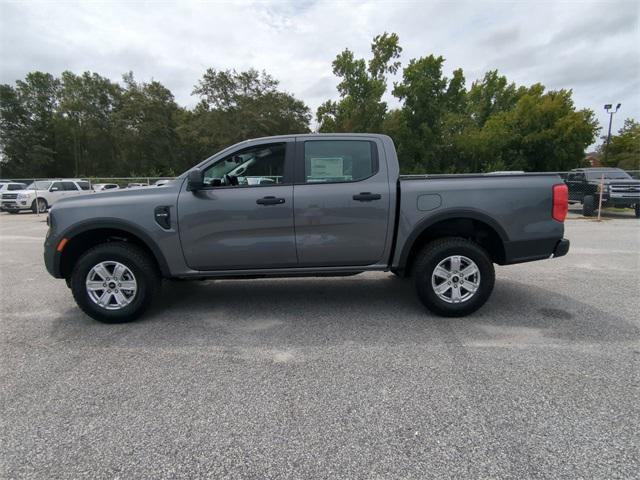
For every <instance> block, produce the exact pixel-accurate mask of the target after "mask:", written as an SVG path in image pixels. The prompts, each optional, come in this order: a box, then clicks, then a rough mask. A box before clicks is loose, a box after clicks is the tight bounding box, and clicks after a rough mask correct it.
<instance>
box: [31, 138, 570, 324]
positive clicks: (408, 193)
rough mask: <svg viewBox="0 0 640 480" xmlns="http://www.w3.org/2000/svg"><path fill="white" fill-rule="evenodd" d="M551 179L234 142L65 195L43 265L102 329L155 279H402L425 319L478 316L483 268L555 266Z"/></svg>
mask: <svg viewBox="0 0 640 480" xmlns="http://www.w3.org/2000/svg"><path fill="white" fill-rule="evenodd" d="M566 213H567V187H566V185H565V184H564V183H563V182H562V181H561V180H560V178H559V177H558V176H556V175H547V174H529V175H504V176H501V175H482V174H479V175H420V176H401V175H400V174H399V167H398V159H397V157H396V151H395V148H394V145H393V142H392V141H391V139H390V138H389V137H387V136H385V135H374V134H311V135H287V136H278V137H269V138H260V139H254V140H248V141H245V142H242V143H240V144H237V145H234V146H232V147H229V148H227V149H225V150H223V151H221V152H219V153H217V154H215V155H213V156H212V157H210V158H208V159H206V160H205V161H203V162H202V163H200V164H199V165H197V166H196V167H194V168H192V169H191V170H189V171H187V172H185V173H184V174H183V175H181V176H179V177H178V178H177V179H176V180H173V181H171V182H169V183H168V184H166V185H165V186H164V188H141V189H130V190H120V191H114V192H105V193H102V194H100V195H96V196H93V198H87V197H83V196H79V197H76V198H72V199H65V200H62V201H60V202H58V203H56V204H55V205H54V206H53V208H52V209H51V212H50V214H49V217H48V221H49V231H48V234H47V237H46V241H45V248H44V260H45V264H46V267H47V270H48V271H49V272H50V273H51V274H52V275H53V276H54V277H56V278H64V279H66V281H67V285H68V286H69V287H70V288H71V291H72V293H73V296H74V298H75V300H76V302H77V304H78V305H79V307H80V308H81V309H82V310H83V311H85V312H86V313H87V314H88V315H90V316H91V317H93V318H95V319H97V320H100V321H103V322H111V323H115V322H124V321H128V320H133V319H135V318H137V317H138V316H140V315H141V314H142V313H143V311H144V310H145V309H146V308H147V306H148V305H149V304H150V303H151V301H152V299H153V297H154V295H155V293H156V292H157V291H158V288H159V286H160V283H161V282H160V281H161V279H162V278H168V279H171V278H179V279H201V278H218V279H223V278H228V279H230V278H256V277H286V276H289V277H290V276H332V275H334V276H343V275H352V274H357V273H361V272H366V271H391V272H393V273H395V274H396V275H398V276H405V277H406V276H411V277H413V282H414V283H415V287H416V290H417V294H418V296H419V298H420V299H421V300H422V302H423V303H424V305H425V306H426V307H427V308H428V309H430V310H431V311H433V312H435V313H436V314H439V315H444V316H462V315H466V314H469V313H471V312H474V311H475V310H477V309H478V308H480V307H481V306H482V305H483V304H484V303H485V302H486V300H487V299H488V298H489V295H490V294H491V291H492V289H493V285H494V278H495V274H494V263H496V264H500V265H506V264H512V263H519V262H528V261H532V260H540V259H545V258H550V257H559V256H562V255H565V254H566V253H567V251H568V249H569V241H568V240H566V239H564V238H563V233H564V224H563V221H564V219H565V216H566Z"/></svg>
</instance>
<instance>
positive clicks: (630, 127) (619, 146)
mask: <svg viewBox="0 0 640 480" xmlns="http://www.w3.org/2000/svg"><path fill="white" fill-rule="evenodd" d="M606 149H607V147H606V137H604V138H603V144H602V146H601V147H600V151H601V153H602V154H604V152H605V150H606ZM608 150H609V153H608V157H607V162H606V164H607V166H609V167H619V168H623V169H625V170H640V123H638V122H636V121H635V120H633V119H631V118H627V119H626V120H625V121H624V126H623V127H622V128H621V129H620V130H619V131H618V134H617V135H611V142H610V143H609V148H608ZM601 158H603V159H604V156H602V157H601Z"/></svg>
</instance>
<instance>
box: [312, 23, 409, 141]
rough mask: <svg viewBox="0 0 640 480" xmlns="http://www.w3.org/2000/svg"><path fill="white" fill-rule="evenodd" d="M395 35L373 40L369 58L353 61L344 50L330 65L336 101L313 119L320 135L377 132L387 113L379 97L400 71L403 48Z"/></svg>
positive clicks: (319, 110)
mask: <svg viewBox="0 0 640 480" xmlns="http://www.w3.org/2000/svg"><path fill="white" fill-rule="evenodd" d="M398 43H399V39H398V35H396V34H395V33H392V34H388V33H386V32H385V33H384V34H382V35H378V36H376V37H375V38H374V39H373V43H372V44H371V53H372V58H371V59H370V60H369V62H368V63H367V62H366V61H365V60H364V59H356V58H354V55H353V52H352V51H351V50H349V49H345V50H344V51H343V52H342V53H340V54H339V55H338V56H337V57H336V59H335V60H334V61H333V63H332V66H333V74H334V75H336V76H337V77H338V78H340V79H341V81H340V83H339V84H338V93H339V94H340V100H339V101H332V100H328V101H326V102H324V103H323V104H322V105H320V107H319V108H318V110H317V112H316V118H317V121H318V124H319V130H320V131H321V132H380V131H381V129H382V124H383V122H384V119H385V114H386V112H387V104H386V102H383V101H382V96H383V95H384V93H385V91H386V89H387V77H386V76H387V74H389V73H391V74H393V73H396V72H397V70H398V68H400V62H399V61H396V59H397V58H399V57H400V52H402V48H401V47H400V46H399V44H398Z"/></svg>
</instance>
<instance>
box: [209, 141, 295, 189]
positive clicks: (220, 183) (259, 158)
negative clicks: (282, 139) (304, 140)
mask: <svg viewBox="0 0 640 480" xmlns="http://www.w3.org/2000/svg"><path fill="white" fill-rule="evenodd" d="M285 153H286V144H285V143H268V144H264V145H256V146H253V147H249V148H246V149H244V150H240V151H236V152H234V153H232V154H230V155H227V156H226V157H223V158H221V159H220V160H218V161H216V162H215V163H214V164H213V165H211V166H210V167H209V168H207V169H206V170H205V171H204V184H205V186H207V187H250V186H258V185H277V184H280V183H283V177H284V162H285Z"/></svg>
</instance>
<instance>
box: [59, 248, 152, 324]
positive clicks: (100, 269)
mask: <svg viewBox="0 0 640 480" xmlns="http://www.w3.org/2000/svg"><path fill="white" fill-rule="evenodd" d="M70 283H71V291H72V293H73V298H74V299H75V301H76V303H77V304H78V306H79V307H80V309H81V310H82V311H83V312H85V313H86V314H87V315H89V316H90V317H92V318H94V319H96V320H98V321H100V322H104V323H123V322H130V321H132V320H135V319H137V318H138V317H139V316H140V315H142V314H143V313H144V311H145V310H146V309H147V308H148V307H149V305H150V304H151V302H152V300H153V297H154V296H155V294H156V291H157V290H158V287H159V286H160V275H159V273H158V270H157V268H156V265H155V263H154V261H153V260H152V259H151V258H150V257H149V255H148V254H147V253H146V252H145V251H144V250H142V249H141V248H139V247H137V246H135V245H130V244H128V243H125V242H117V243H103V244H101V245H97V246H96V247H93V248H92V249H90V250H88V251H87V252H85V253H84V254H83V255H82V256H81V257H80V258H79V259H78V261H77V263H76V265H75V267H74V268H73V272H72V273H71V282H70Z"/></svg>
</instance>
